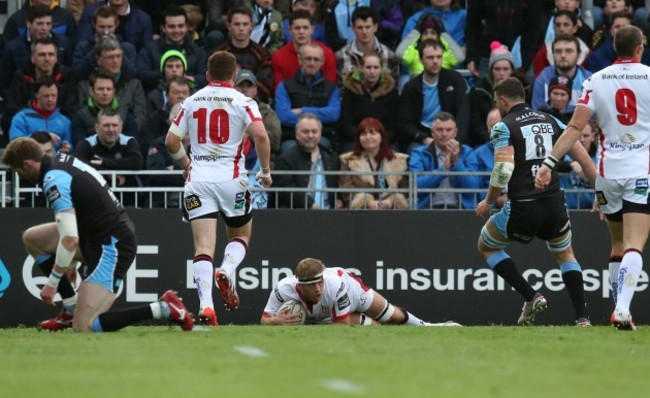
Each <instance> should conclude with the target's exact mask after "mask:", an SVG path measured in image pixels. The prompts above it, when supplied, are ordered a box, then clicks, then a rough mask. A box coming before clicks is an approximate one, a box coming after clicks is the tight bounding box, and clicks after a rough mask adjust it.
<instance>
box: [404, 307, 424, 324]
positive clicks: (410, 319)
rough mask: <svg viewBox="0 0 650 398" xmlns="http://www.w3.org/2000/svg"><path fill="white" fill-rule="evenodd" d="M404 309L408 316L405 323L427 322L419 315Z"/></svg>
mask: <svg viewBox="0 0 650 398" xmlns="http://www.w3.org/2000/svg"><path fill="white" fill-rule="evenodd" d="M402 311H404V312H406V316H407V318H406V323H404V325H410V326H422V325H424V324H425V322H424V321H423V320H422V319H420V318H418V317H417V316H415V315H413V314H411V313H410V312H408V311H406V310H402Z"/></svg>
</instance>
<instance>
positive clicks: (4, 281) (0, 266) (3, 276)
mask: <svg viewBox="0 0 650 398" xmlns="http://www.w3.org/2000/svg"><path fill="white" fill-rule="evenodd" d="M9 285H11V275H9V270H8V269H7V267H5V263H3V262H2V260H1V259H0V297H2V296H4V294H5V291H7V289H9Z"/></svg>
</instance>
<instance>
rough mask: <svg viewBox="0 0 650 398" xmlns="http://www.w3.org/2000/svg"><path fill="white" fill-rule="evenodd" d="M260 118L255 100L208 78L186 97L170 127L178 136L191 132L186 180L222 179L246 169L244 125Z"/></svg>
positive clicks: (226, 84)
mask: <svg viewBox="0 0 650 398" xmlns="http://www.w3.org/2000/svg"><path fill="white" fill-rule="evenodd" d="M261 120H262V116H261V115H260V111H259V109H258V107H257V103H256V102H255V100H254V99H251V98H248V97H246V96H245V95H243V94H242V93H240V92H238V91H237V90H235V89H234V88H233V87H232V85H230V84H229V83H225V82H216V81H213V82H210V83H209V84H208V85H207V86H206V87H204V88H202V89H201V90H199V91H197V92H196V93H195V94H194V95H192V96H190V97H188V98H187V99H185V101H183V103H182V105H181V109H180V111H179V113H178V115H177V116H176V117H175V118H174V121H173V123H172V125H171V127H170V128H169V130H170V131H171V132H173V133H174V134H176V135H178V136H180V137H181V138H182V137H184V136H185V135H186V134H189V135H190V144H191V152H190V155H189V156H190V159H191V161H192V163H191V169H190V175H189V180H191V181H202V182H222V181H228V180H233V179H235V178H237V177H238V176H240V175H241V174H244V173H246V168H245V166H244V160H245V159H244V153H243V150H244V138H245V131H246V127H248V125H249V124H251V123H252V122H254V121H261Z"/></svg>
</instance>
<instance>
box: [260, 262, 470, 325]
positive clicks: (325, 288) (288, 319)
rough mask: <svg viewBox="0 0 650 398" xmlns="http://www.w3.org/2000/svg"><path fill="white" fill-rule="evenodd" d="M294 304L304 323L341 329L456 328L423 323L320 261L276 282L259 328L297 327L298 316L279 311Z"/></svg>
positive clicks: (343, 270)
mask: <svg viewBox="0 0 650 398" xmlns="http://www.w3.org/2000/svg"><path fill="white" fill-rule="evenodd" d="M290 300H294V301H297V302H300V303H301V304H302V305H303V307H304V310H305V313H306V319H305V323H310V324H328V323H338V324H345V325H378V324H392V325H412V326H460V325H459V324H458V323H455V322H451V321H450V322H444V323H437V324H432V323H428V322H424V321H423V320H421V319H419V318H418V317H416V316H415V315H413V314H411V313H410V312H408V311H406V310H405V309H403V308H400V307H395V306H393V305H392V304H391V303H389V302H388V300H386V299H385V298H384V297H383V296H382V295H381V294H379V293H377V292H376V291H374V290H373V289H371V288H369V287H368V286H366V285H365V284H364V283H363V281H362V280H361V279H359V278H358V277H357V276H355V275H354V274H352V273H351V272H348V271H346V270H345V269H343V268H340V267H329V268H325V264H323V262H322V261H320V260H317V259H314V258H305V259H303V260H301V261H300V262H299V263H298V266H297V267H296V270H295V275H291V276H288V277H286V278H283V279H282V280H280V281H279V282H278V284H277V286H276V287H275V289H273V291H272V292H271V295H270V297H269V301H268V302H267V303H266V308H264V314H262V319H261V321H260V323H261V324H262V325H297V324H300V323H303V322H302V315H301V314H300V313H293V314H290V313H289V311H286V310H283V311H279V310H280V307H281V306H282V305H283V303H285V302H287V301H290Z"/></svg>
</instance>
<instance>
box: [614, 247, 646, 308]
mask: <svg viewBox="0 0 650 398" xmlns="http://www.w3.org/2000/svg"><path fill="white" fill-rule="evenodd" d="M641 268H643V257H641V253H640V252H639V251H638V250H636V249H628V250H626V251H625V253H624V254H623V260H622V261H621V268H620V270H619V272H618V300H617V301H616V309H617V310H625V311H628V312H629V311H630V303H631V302H632V296H634V290H635V289H636V284H637V282H638V281H639V276H640V275H641Z"/></svg>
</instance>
